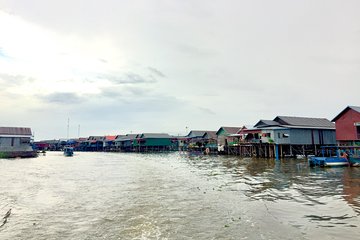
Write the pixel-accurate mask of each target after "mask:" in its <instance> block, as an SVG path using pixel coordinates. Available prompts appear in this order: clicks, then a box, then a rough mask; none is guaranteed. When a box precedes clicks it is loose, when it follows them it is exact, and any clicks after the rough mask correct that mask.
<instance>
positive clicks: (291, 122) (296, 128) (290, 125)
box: [254, 116, 336, 157]
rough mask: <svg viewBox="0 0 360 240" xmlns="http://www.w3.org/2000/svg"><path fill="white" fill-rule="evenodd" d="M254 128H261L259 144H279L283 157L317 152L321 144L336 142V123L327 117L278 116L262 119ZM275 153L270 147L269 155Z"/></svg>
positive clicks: (333, 143)
mask: <svg viewBox="0 0 360 240" xmlns="http://www.w3.org/2000/svg"><path fill="white" fill-rule="evenodd" d="M254 128H255V129H257V130H261V135H260V137H259V144H273V145H277V146H279V148H280V152H279V154H280V156H281V157H284V156H294V155H307V154H315V153H316V152H317V151H318V150H319V147H321V146H324V145H335V144H336V139H335V124H333V123H332V122H330V121H329V120H328V119H326V118H307V117H288V116H277V117H276V118H275V119H274V120H260V121H259V122H258V123H257V124H255V126H254ZM260 149H261V148H260ZM274 154H275V153H274V152H273V149H272V148H269V151H268V153H267V155H270V156H271V155H272V156H273V155H274Z"/></svg>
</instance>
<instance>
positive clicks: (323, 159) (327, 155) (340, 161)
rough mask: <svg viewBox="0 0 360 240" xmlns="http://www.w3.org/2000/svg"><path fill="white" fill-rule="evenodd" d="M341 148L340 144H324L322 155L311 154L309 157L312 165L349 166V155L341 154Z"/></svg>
mask: <svg viewBox="0 0 360 240" xmlns="http://www.w3.org/2000/svg"><path fill="white" fill-rule="evenodd" d="M342 152H343V153H344V151H342ZM340 153H341V151H340V149H339V147H338V146H322V147H321V155H322V156H311V157H309V159H308V160H309V165H310V167H316V166H318V167H343V166H349V160H348V159H347V155H345V154H342V156H340Z"/></svg>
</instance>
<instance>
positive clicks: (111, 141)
mask: <svg viewBox="0 0 360 240" xmlns="http://www.w3.org/2000/svg"><path fill="white" fill-rule="evenodd" d="M116 137H117V136H105V139H104V141H103V150H104V151H114V150H115V139H116Z"/></svg>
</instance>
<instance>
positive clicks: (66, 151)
mask: <svg viewBox="0 0 360 240" xmlns="http://www.w3.org/2000/svg"><path fill="white" fill-rule="evenodd" d="M64 155H65V157H72V156H73V155H74V148H72V147H65V148H64Z"/></svg>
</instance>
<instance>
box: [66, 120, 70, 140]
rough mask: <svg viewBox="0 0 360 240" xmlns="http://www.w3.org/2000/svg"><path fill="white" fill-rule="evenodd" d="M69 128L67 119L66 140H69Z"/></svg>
mask: <svg viewBox="0 0 360 240" xmlns="http://www.w3.org/2000/svg"><path fill="white" fill-rule="evenodd" d="M69 126H70V118H68V124H67V135H66V139H67V140H69Z"/></svg>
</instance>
